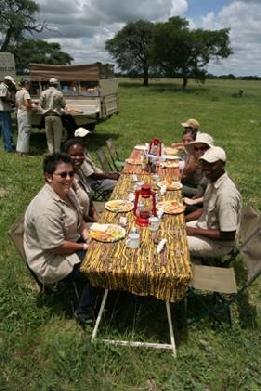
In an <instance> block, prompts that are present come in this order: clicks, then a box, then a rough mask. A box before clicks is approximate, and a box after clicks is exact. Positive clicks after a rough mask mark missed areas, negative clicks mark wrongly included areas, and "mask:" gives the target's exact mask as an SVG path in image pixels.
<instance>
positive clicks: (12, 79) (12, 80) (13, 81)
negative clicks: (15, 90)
mask: <svg viewBox="0 0 261 391" xmlns="http://www.w3.org/2000/svg"><path fill="white" fill-rule="evenodd" d="M4 80H10V81H11V82H12V83H13V84H14V85H15V79H14V78H13V77H12V76H5V77H4Z"/></svg>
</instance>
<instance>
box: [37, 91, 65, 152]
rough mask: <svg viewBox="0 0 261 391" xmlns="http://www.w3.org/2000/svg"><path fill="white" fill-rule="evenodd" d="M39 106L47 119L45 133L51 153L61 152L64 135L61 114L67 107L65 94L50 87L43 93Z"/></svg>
mask: <svg viewBox="0 0 261 391" xmlns="http://www.w3.org/2000/svg"><path fill="white" fill-rule="evenodd" d="M39 104H40V109H41V112H42V114H43V115H44V117H45V132H46V139H47V145H48V150H49V153H54V152H59V151H60V148H61V142H62V134H63V124H62V120H61V114H62V112H63V109H64V108H65V106H66V102H65V99H64V97H63V93H62V92H61V91H58V90H57V89H56V88H55V87H49V88H48V89H47V90H45V91H43V92H42V93H41V95H40V102H39Z"/></svg>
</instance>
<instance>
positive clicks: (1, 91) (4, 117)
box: [0, 82, 14, 152]
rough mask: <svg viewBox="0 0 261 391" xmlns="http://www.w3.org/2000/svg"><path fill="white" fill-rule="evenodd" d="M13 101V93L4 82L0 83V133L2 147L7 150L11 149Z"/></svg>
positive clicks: (10, 150)
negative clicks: (0, 135)
mask: <svg viewBox="0 0 261 391" xmlns="http://www.w3.org/2000/svg"><path fill="white" fill-rule="evenodd" d="M13 103H14V93H13V92H12V91H11V90H10V88H9V87H8V86H7V85H6V84H5V83H4V82H2V83H0V134H2V137H3V144H4V149H5V150H6V151H7V152H12V151H13V131H12V118H11V111H12V108H13V106H12V104H13Z"/></svg>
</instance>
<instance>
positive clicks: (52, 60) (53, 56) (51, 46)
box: [14, 39, 73, 73]
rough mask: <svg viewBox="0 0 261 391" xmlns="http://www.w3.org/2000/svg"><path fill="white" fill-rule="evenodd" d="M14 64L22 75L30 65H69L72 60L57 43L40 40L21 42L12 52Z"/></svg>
mask: <svg viewBox="0 0 261 391" xmlns="http://www.w3.org/2000/svg"><path fill="white" fill-rule="evenodd" d="M14 54H15V63H16V67H17V70H18V72H19V73H24V71H25V70H26V69H27V68H28V65H29V64H30V63H35V64H51V65H59V64H64V65H66V64H70V63H71V61H72V60H73V58H72V57H71V56H70V55H69V54H68V53H65V52H63V51H61V46H60V44H59V43H57V42H51V43H50V42H46V41H43V40H41V39H27V40H24V41H22V42H21V43H20V44H19V45H18V46H17V47H16V50H15V51H14Z"/></svg>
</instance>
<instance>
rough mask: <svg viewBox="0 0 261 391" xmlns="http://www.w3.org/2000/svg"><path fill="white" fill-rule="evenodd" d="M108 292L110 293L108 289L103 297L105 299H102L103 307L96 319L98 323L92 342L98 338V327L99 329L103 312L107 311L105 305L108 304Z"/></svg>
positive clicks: (96, 323) (94, 329)
mask: <svg viewBox="0 0 261 391" xmlns="http://www.w3.org/2000/svg"><path fill="white" fill-rule="evenodd" d="M108 292H109V291H108V289H105V292H104V295H103V298H102V303H101V307H100V310H99V313H98V316H97V319H96V322H95V326H94V328H93V331H92V341H93V340H94V339H95V338H96V335H97V332H98V327H99V324H100V322H101V318H102V314H103V311H104V309H105V304H106V299H107V296H108Z"/></svg>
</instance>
